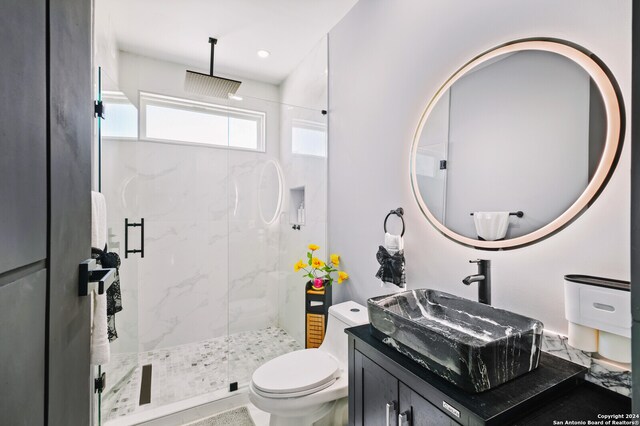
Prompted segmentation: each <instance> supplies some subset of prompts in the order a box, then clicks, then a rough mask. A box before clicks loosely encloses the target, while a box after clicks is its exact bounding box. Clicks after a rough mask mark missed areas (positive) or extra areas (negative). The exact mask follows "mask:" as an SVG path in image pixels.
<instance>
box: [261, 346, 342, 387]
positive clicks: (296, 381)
mask: <svg viewBox="0 0 640 426" xmlns="http://www.w3.org/2000/svg"><path fill="white" fill-rule="evenodd" d="M338 377H340V365H339V364H338V361H336V359H335V358H333V357H332V356H331V355H329V354H328V353H326V352H324V351H321V350H320V349H304V350H301V351H295V352H290V353H288V354H285V355H281V356H279V357H277V358H274V359H272V360H271V361H269V362H267V363H265V364H263V365H262V366H261V367H260V368H258V369H257V370H256V371H255V372H254V373H253V378H252V382H253V386H254V387H255V388H256V389H257V390H259V391H262V392H263V393H273V394H285V393H286V394H291V393H300V392H304V391H311V390H319V388H320V389H322V388H324V387H325V386H324V385H327V384H329V383H330V382H333V381H335V379H337V378H338Z"/></svg>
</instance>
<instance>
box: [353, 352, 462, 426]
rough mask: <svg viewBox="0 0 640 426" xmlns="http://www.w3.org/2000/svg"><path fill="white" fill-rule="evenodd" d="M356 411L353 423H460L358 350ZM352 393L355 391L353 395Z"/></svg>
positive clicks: (401, 425)
mask: <svg viewBox="0 0 640 426" xmlns="http://www.w3.org/2000/svg"><path fill="white" fill-rule="evenodd" d="M353 360H354V386H353V389H354V392H353V401H354V407H353V408H354V410H353V418H350V420H349V424H351V425H366V426H431V425H433V426H441V425H457V424H458V423H456V422H455V421H453V420H451V419H450V418H449V417H448V416H447V415H446V414H444V413H443V412H442V411H440V410H438V409H437V408H436V407H435V406H434V405H433V404H431V403H430V402H429V401H427V400H426V399H425V398H423V397H422V396H420V395H419V394H418V393H417V392H415V391H413V390H412V389H411V388H410V387H409V386H407V385H406V384H404V383H402V382H401V381H400V380H398V379H397V378H396V377H395V376H393V375H392V374H391V373H389V372H388V371H386V370H385V369H384V368H382V367H380V366H379V365H378V364H376V363H375V362H373V361H372V360H370V359H369V358H367V357H366V356H364V355H363V354H362V353H361V352H359V351H354V357H353ZM350 395H351V394H350Z"/></svg>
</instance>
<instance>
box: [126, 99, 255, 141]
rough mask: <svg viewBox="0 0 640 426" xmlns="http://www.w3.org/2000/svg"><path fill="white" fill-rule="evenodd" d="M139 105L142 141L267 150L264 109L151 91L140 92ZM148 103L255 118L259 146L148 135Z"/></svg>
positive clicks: (221, 114)
mask: <svg viewBox="0 0 640 426" xmlns="http://www.w3.org/2000/svg"><path fill="white" fill-rule="evenodd" d="M139 105H140V109H139V112H138V116H139V123H138V132H139V138H140V140H142V141H150V142H160V143H169V144H176V145H191V146H199V147H207V148H217V149H233V150H238V151H248V152H263V153H264V152H266V147H267V144H266V137H265V135H266V126H267V114H266V112H264V111H255V110H249V109H242V108H235V107H230V106H226V105H218V104H212V103H207V102H201V101H195V100H193V99H184V98H176V97H173V96H166V95H160V94H157V93H151V92H143V91H140V92H139ZM147 105H152V106H160V107H167V106H171V107H173V108H175V109H182V110H185V111H195V112H200V113H206V114H211V115H218V116H224V117H237V118H244V119H246V118H251V119H254V120H255V121H256V122H257V123H258V146H257V148H255V149H254V148H243V147H235V146H232V145H218V144H213V143H202V142H188V141H180V140H175V139H162V138H152V137H149V136H147V117H146V111H147Z"/></svg>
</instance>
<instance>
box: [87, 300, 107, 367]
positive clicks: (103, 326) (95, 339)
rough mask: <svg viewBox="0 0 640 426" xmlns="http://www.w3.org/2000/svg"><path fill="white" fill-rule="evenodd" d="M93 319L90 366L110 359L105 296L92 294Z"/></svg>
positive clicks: (102, 363) (101, 363) (104, 362)
mask: <svg viewBox="0 0 640 426" xmlns="http://www.w3.org/2000/svg"><path fill="white" fill-rule="evenodd" d="M92 298H93V317H92V324H91V365H104V364H107V363H108V362H109V359H110V358H111V349H110V347H109V336H108V334H107V294H106V292H105V293H103V294H98V292H97V291H95V290H94V291H93V292H92Z"/></svg>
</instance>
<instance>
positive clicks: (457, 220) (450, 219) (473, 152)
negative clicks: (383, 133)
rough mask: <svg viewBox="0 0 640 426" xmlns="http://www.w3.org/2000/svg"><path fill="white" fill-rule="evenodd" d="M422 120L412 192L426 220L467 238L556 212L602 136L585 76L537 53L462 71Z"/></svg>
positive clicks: (567, 202)
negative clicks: (425, 212) (423, 208)
mask: <svg viewBox="0 0 640 426" xmlns="http://www.w3.org/2000/svg"><path fill="white" fill-rule="evenodd" d="M423 120H425V121H424V126H423V127H422V129H421V132H420V133H419V134H418V135H417V137H416V142H414V143H417V147H414V156H415V162H414V167H413V179H414V191H416V196H417V197H419V199H421V200H422V201H423V202H424V205H426V207H427V208H428V210H429V212H430V213H431V214H432V216H433V218H432V219H435V220H436V221H438V222H439V223H440V224H442V225H444V227H446V228H447V229H449V230H451V231H453V232H454V233H456V234H459V235H461V236H464V237H467V238H471V239H475V240H487V241H497V240H504V239H506V240H508V239H513V238H517V237H521V236H524V235H527V234H530V233H532V232H534V231H536V230H538V229H540V228H542V227H544V226H546V225H548V224H549V223H551V222H553V221H554V220H555V219H557V218H558V217H559V216H561V215H562V214H563V213H564V212H565V211H567V209H569V207H570V206H571V205H572V204H574V202H576V200H577V199H578V198H579V197H580V196H581V194H583V193H584V192H585V189H586V188H587V186H588V184H589V182H590V180H591V178H592V177H593V176H594V173H595V172H596V169H597V168H598V164H599V162H600V159H601V157H602V153H603V150H604V147H605V142H606V136H607V116H606V111H605V104H604V100H603V97H602V95H601V93H600V89H599V88H598V86H597V85H596V84H595V83H594V81H593V80H592V79H591V77H590V75H589V73H587V71H585V69H583V67H582V66H581V65H579V64H578V63H576V62H574V61H573V60H571V59H569V58H567V57H565V56H563V55H560V54H558V53H554V52H550V51H543V50H521V51H515V52H508V53H505V54H501V55H498V56H496V57H494V58H492V59H490V60H488V61H484V62H482V63H480V64H479V65H478V66H475V67H473V68H471V69H470V70H468V71H467V72H466V73H465V74H464V75H462V77H460V78H458V79H457V80H455V82H454V83H453V84H452V85H451V86H450V87H449V88H448V89H447V90H446V91H445V92H444V93H443V94H442V96H440V98H439V99H438V101H437V103H436V104H434V105H433V107H432V109H431V111H430V113H429V114H428V116H427V117H426V119H423ZM517 212H522V214H516V213H517ZM510 213H511V214H510ZM519 216H521V217H519Z"/></svg>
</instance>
